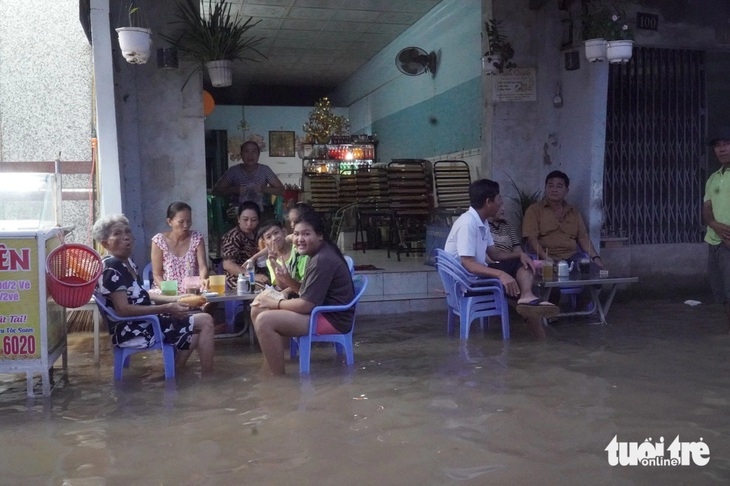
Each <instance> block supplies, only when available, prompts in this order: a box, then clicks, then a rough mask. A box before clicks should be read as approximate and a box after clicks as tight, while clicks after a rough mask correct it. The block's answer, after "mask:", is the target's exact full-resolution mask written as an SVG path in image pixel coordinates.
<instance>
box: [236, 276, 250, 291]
mask: <svg viewBox="0 0 730 486" xmlns="http://www.w3.org/2000/svg"><path fill="white" fill-rule="evenodd" d="M247 287H248V282H247V281H246V279H245V278H244V276H243V274H242V273H239V274H238V282H237V285H236V293H237V294H239V295H240V294H245V293H247V292H248V288H247Z"/></svg>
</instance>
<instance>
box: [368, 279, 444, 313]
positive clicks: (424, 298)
mask: <svg viewBox="0 0 730 486" xmlns="http://www.w3.org/2000/svg"><path fill="white" fill-rule="evenodd" d="M424 268H425V269H424V270H423V271H408V272H389V271H364V272H358V273H362V274H365V275H367V276H368V288H367V289H366V290H365V294H364V295H363V297H362V299H361V300H360V304H359V305H358V308H357V312H358V314H360V315H373V314H402V313H408V312H424V311H426V312H427V311H434V310H445V309H446V298H445V296H444V292H443V285H442V284H441V279H440V278H439V276H438V273H437V272H436V271H435V269H433V267H424Z"/></svg>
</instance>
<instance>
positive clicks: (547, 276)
mask: <svg viewBox="0 0 730 486" xmlns="http://www.w3.org/2000/svg"><path fill="white" fill-rule="evenodd" d="M542 279H543V280H552V279H553V262H552V261H550V260H545V261H544V262H543V263H542Z"/></svg>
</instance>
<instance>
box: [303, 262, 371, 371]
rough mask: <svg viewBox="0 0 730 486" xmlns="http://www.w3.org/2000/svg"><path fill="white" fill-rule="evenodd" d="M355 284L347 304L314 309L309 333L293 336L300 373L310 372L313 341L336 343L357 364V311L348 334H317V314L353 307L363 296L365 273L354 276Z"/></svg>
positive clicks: (348, 362)
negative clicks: (355, 332) (353, 335)
mask: <svg viewBox="0 0 730 486" xmlns="http://www.w3.org/2000/svg"><path fill="white" fill-rule="evenodd" d="M353 284H354V286H355V297H354V298H353V299H352V300H351V301H350V303H349V304H346V305H320V306H317V307H315V308H314V309H312V314H311V316H310V317H309V334H307V335H306V336H299V337H293V338H291V344H290V354H291V358H292V359H294V358H296V356H297V351H298V352H299V373H301V374H308V373H309V361H310V356H311V351H312V343H313V342H329V343H334V344H335V349H336V350H337V354H342V353H343V351H344V353H345V357H346V360H347V365H348V366H352V365H353V364H355V353H354V351H353V347H352V333H353V332H354V331H355V313H354V312H353V314H352V327H351V328H350V332H348V333H346V334H317V333H316V330H317V316H318V315H319V314H320V313H322V312H341V311H346V310H348V309H351V308H353V307H354V306H355V305H356V304H357V303H358V302H359V301H360V297H362V294H363V292H365V289H366V288H367V286H368V278H367V276H365V275H356V276H355V277H354V278H353Z"/></svg>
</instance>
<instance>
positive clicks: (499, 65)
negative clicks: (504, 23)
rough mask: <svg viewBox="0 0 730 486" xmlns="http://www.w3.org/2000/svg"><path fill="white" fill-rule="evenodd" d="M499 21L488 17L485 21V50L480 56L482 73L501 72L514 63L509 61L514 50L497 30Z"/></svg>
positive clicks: (514, 65) (510, 67)
mask: <svg viewBox="0 0 730 486" xmlns="http://www.w3.org/2000/svg"><path fill="white" fill-rule="evenodd" d="M500 24H501V21H499V20H496V19H489V20H487V22H485V26H486V30H487V43H488V44H489V45H488V47H487V52H485V53H484V56H482V71H483V72H484V74H502V72H503V71H504V70H505V69H512V68H514V67H516V64H515V63H513V62H511V59H512V58H513V57H514V55H515V50H514V49H513V48H512V44H511V43H510V42H509V41H508V40H507V38H506V37H505V36H504V34H502V33H501V32H500V31H499V26H500Z"/></svg>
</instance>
